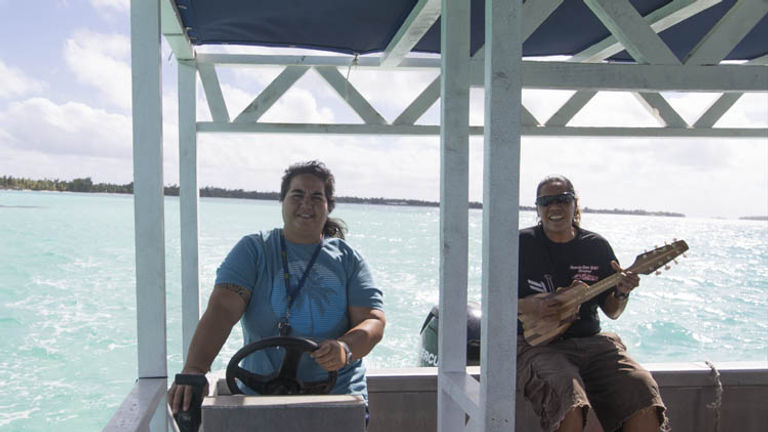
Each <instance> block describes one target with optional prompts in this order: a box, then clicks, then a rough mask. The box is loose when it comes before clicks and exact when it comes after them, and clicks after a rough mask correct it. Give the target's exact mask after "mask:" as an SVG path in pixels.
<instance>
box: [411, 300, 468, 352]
mask: <svg viewBox="0 0 768 432" xmlns="http://www.w3.org/2000/svg"><path fill="white" fill-rule="evenodd" d="M481 318H482V309H481V308H480V304H478V303H475V302H467V366H477V365H479V364H480V320H481ZM439 319H440V309H439V307H438V306H433V307H432V310H431V311H429V315H427V319H426V320H424V324H422V326H421V332H420V333H421V349H420V353H419V365H421V366H437V365H438V364H439V359H438V356H437V339H438V337H437V335H438V329H439V325H438V320H439Z"/></svg>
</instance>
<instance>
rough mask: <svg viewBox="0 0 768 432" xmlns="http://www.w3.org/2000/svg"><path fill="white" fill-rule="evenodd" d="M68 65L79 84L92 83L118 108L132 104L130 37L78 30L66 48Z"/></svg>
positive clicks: (65, 54)
mask: <svg viewBox="0 0 768 432" xmlns="http://www.w3.org/2000/svg"><path fill="white" fill-rule="evenodd" d="M64 58H65V60H66V63H67V65H68V66H69V68H70V69H71V70H72V72H73V73H74V74H75V76H76V77H77V80H78V81H79V82H80V83H83V84H86V85H90V86H93V87H94V88H96V89H97V90H98V92H99V94H100V95H101V96H102V97H104V98H106V100H107V101H108V102H109V103H111V104H114V105H115V106H117V107H120V108H124V109H128V108H130V106H131V66H130V39H129V38H128V37H127V36H125V35H120V34H101V33H95V32H92V31H89V30H78V31H76V32H75V33H74V35H73V36H72V37H71V38H70V39H67V41H66V42H65V47H64Z"/></svg>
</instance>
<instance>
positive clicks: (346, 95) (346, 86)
mask: <svg viewBox="0 0 768 432" xmlns="http://www.w3.org/2000/svg"><path fill="white" fill-rule="evenodd" d="M357 57H358V54H357V53H355V57H354V58H353V59H352V62H351V63H350V64H349V67H348V68H347V79H346V80H345V81H344V100H349V73H350V72H352V66H357V65H358V61H357Z"/></svg>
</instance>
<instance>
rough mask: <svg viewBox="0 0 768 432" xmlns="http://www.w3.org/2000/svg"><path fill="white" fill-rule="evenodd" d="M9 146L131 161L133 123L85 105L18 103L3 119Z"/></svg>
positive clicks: (39, 101)
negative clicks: (129, 159)
mask: <svg viewBox="0 0 768 432" xmlns="http://www.w3.org/2000/svg"><path fill="white" fill-rule="evenodd" d="M0 130H2V131H3V132H4V134H5V135H6V136H7V137H9V138H8V140H7V141H6V143H7V144H6V145H8V146H9V147H15V148H16V149H20V150H25V151H37V152H41V153H46V154H51V155H87V156H89V157H103V158H122V159H125V158H130V154H131V153H130V149H131V121H130V118H129V117H127V116H124V115H120V114H111V113H108V112H106V111H103V110H99V109H94V108H91V107H89V106H87V105H84V104H82V103H76V102H68V103H65V104H63V105H57V104H55V103H53V102H51V101H50V100H48V99H43V98H32V99H28V100H25V101H22V102H14V103H11V104H9V105H8V107H7V109H6V110H5V111H4V112H2V113H1V115H0Z"/></svg>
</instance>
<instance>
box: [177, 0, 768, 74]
mask: <svg viewBox="0 0 768 432" xmlns="http://www.w3.org/2000/svg"><path fill="white" fill-rule="evenodd" d="M529 1H533V0H529ZM536 1H541V0H536ZM545 1H546V0H545ZM735 1H736V0H724V1H722V2H720V3H718V4H716V5H714V6H712V7H710V8H708V9H706V10H704V11H702V12H700V13H698V14H696V15H694V16H691V17H690V18H688V19H686V20H684V21H682V22H680V23H679V24H677V25H675V26H672V27H670V28H668V29H666V30H664V31H662V32H660V33H659V36H661V39H662V40H663V41H664V42H665V43H666V44H667V46H669V48H670V49H671V50H672V52H673V53H674V54H675V55H676V56H677V58H678V59H680V60H683V59H684V58H685V56H686V55H687V54H688V53H689V52H690V51H691V49H692V48H693V47H694V46H696V44H697V43H698V42H699V41H700V40H701V39H702V38H703V37H704V36H705V35H706V34H707V32H708V31H709V30H710V29H712V28H713V27H714V26H715V24H717V22H718V21H720V19H721V18H722V17H723V16H724V15H725V14H726V13H727V12H728V11H729V10H730V9H731V7H732V6H733V4H734V2H735ZM419 3H423V2H419V1H418V0H375V1H360V0H323V1H317V0H177V1H176V5H177V7H178V9H179V14H180V16H181V19H182V21H183V23H184V28H185V29H186V31H187V35H188V36H189V39H190V41H191V43H192V44H193V45H198V46H199V45H215V44H224V45H259V46H273V47H286V48H309V49H318V50H326V51H334V52H339V53H346V54H360V55H364V54H372V53H378V52H383V51H384V50H386V48H387V46H388V45H389V43H390V42H391V41H392V39H393V38H394V37H395V35H396V34H397V32H398V30H399V29H400V28H401V27H402V26H403V24H404V23H405V21H406V20H407V19H408V16H409V15H410V14H411V12H412V11H413V10H414V7H416V6H417V5H418V4H419ZM630 3H631V4H632V5H633V6H634V7H635V9H636V10H637V11H638V12H639V13H640V15H643V16H647V15H648V14H651V13H652V12H654V11H656V10H658V9H660V8H661V7H663V6H665V5H668V4H670V3H673V1H671V0H630ZM689 3H691V2H689ZM711 3H713V2H711ZM471 22H472V24H471V30H470V53H471V54H474V53H476V52H477V51H478V50H479V49H480V48H481V47H482V46H483V44H484V42H485V0H471ZM610 35H611V33H610V31H609V30H608V29H607V28H606V27H605V25H603V23H602V22H601V21H600V20H599V19H598V18H597V17H596V16H595V14H594V13H593V12H592V11H591V10H590V8H589V7H588V6H587V5H586V4H585V2H583V1H572V0H568V1H564V2H563V3H562V4H561V5H560V6H559V7H558V8H557V9H556V10H555V11H554V12H552V14H550V15H549V17H548V18H547V19H546V20H545V21H544V22H543V23H542V24H541V25H540V26H539V27H538V28H537V29H536V31H534V32H533V34H532V35H531V36H530V37H528V39H526V40H525V41H524V42H523V56H524V57H538V56H563V55H568V56H570V55H574V54H577V53H579V52H582V51H584V50H585V49H587V48H589V47H590V46H592V45H594V44H595V43H597V42H599V41H601V40H603V39H605V38H607V37H609V36H610ZM766 41H768V17H763V19H762V20H761V21H760V23H759V24H757V25H756V26H755V27H754V28H752V30H751V31H750V32H749V33H748V34H747V35H746V36H745V37H744V38H743V39H742V40H741V41H740V42H739V43H738V44H737V45H736V46H735V47H734V48H733V50H732V51H730V52H729V53H728V54H727V55H726V56H725V60H751V59H753V58H756V57H760V56H762V55H765V54H766V53H768V42H766ZM411 51H412V52H420V53H440V19H439V18H438V19H437V21H435V22H434V23H433V24H432V25H431V26H430V27H429V30H428V31H426V33H424V35H423V37H421V39H420V40H419V41H418V42H417V43H416V45H415V46H414V47H413V49H412V50H411ZM610 60H616V61H634V59H633V58H632V56H631V55H630V54H629V53H627V51H626V50H622V51H621V52H619V53H617V54H615V55H613V56H611V57H610Z"/></svg>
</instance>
